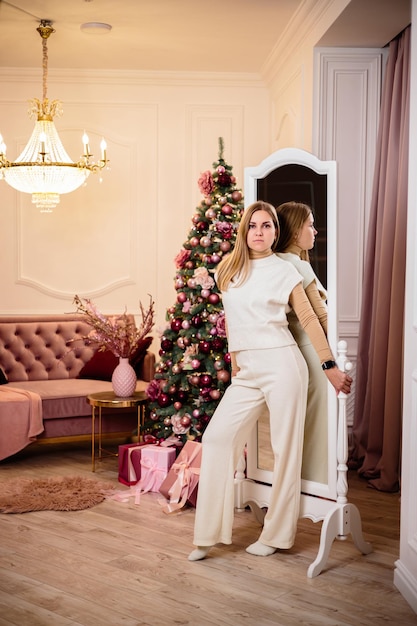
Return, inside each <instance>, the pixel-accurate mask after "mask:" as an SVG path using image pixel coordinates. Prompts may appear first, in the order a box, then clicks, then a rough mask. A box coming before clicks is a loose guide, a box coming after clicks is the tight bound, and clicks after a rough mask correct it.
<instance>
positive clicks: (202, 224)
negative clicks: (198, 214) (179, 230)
mask: <svg viewBox="0 0 417 626" xmlns="http://www.w3.org/2000/svg"><path fill="white" fill-rule="evenodd" d="M207 228H208V224H207V222H204V221H203V220H200V221H199V222H198V224H196V229H197V230H198V231H199V232H200V233H201V232H202V231H203V230H206V229H207Z"/></svg>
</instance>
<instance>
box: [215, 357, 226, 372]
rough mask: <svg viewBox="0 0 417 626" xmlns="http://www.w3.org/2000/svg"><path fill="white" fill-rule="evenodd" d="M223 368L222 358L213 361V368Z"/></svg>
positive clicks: (217, 369)
mask: <svg viewBox="0 0 417 626" xmlns="http://www.w3.org/2000/svg"><path fill="white" fill-rule="evenodd" d="M223 368H224V361H223V360H221V359H220V360H218V361H217V360H216V361H214V369H215V370H216V371H219V370H222V369H223Z"/></svg>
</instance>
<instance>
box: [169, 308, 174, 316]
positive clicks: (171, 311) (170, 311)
mask: <svg viewBox="0 0 417 626" xmlns="http://www.w3.org/2000/svg"><path fill="white" fill-rule="evenodd" d="M168 313H170V314H171V315H173V314H174V313H175V307H174V306H170V307H169V309H168Z"/></svg>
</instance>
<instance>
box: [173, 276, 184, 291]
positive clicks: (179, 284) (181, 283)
mask: <svg viewBox="0 0 417 626" xmlns="http://www.w3.org/2000/svg"><path fill="white" fill-rule="evenodd" d="M183 287H184V281H183V279H182V278H177V280H176V281H175V288H176V289H182V288H183Z"/></svg>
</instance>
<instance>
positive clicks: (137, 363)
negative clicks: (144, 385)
mask: <svg viewBox="0 0 417 626" xmlns="http://www.w3.org/2000/svg"><path fill="white" fill-rule="evenodd" d="M152 341H153V337H144V338H143V339H141V340H140V341H139V343H138V346H137V348H136V350H135V353H134V354H132V356H131V357H130V359H129V360H130V364H131V366H132V367H133V369H134V370H135V372H136V376H137V377H138V378H141V367H142V362H143V359H144V357H145V354H146V352H147V350H148V348H149V346H150V345H151V343H152Z"/></svg>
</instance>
